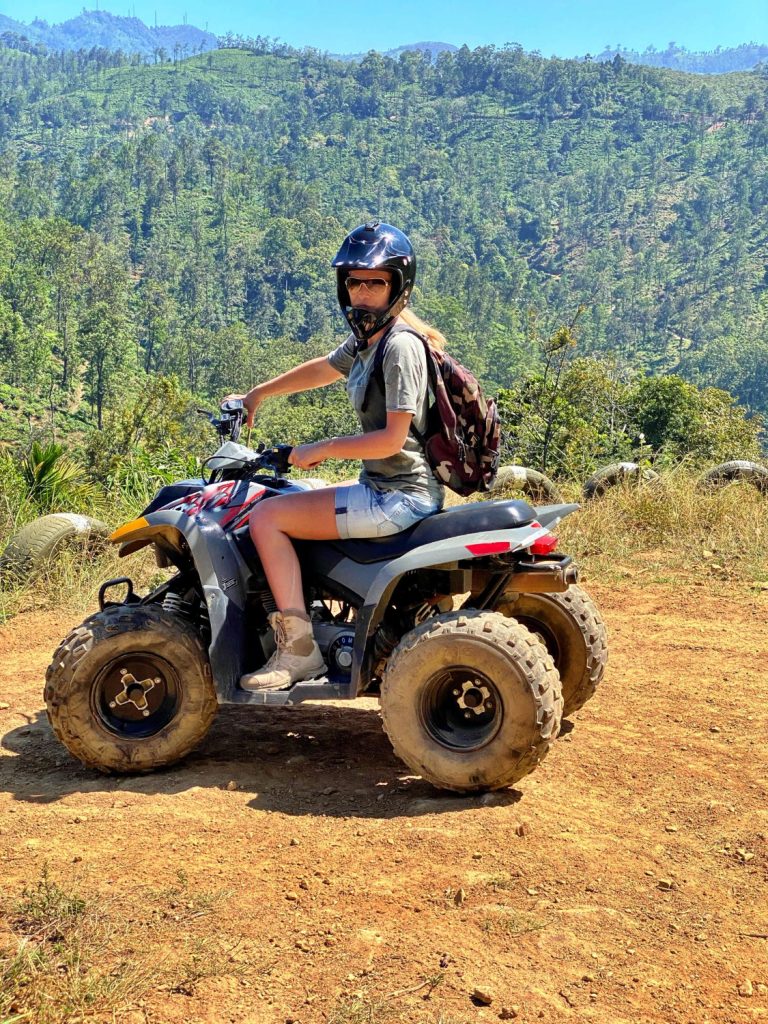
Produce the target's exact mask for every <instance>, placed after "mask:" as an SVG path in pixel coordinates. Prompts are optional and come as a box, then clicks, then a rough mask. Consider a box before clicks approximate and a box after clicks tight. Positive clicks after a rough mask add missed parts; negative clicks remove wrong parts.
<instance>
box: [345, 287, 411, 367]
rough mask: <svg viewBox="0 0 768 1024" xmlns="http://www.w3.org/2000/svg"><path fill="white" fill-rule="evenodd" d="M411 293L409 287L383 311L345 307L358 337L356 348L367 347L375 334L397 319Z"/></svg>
mask: <svg viewBox="0 0 768 1024" xmlns="http://www.w3.org/2000/svg"><path fill="white" fill-rule="evenodd" d="M345 291H346V288H345ZM410 294H411V290H410V287H409V288H408V289H407V291H406V293H405V294H403V295H401V296H400V297H399V298H397V299H396V300H395V302H394V303H392V304H391V305H389V306H388V307H387V308H386V309H385V310H384V312H383V313H372V312H371V311H370V310H369V309H360V308H358V307H357V306H345V307H344V316H345V317H346V319H347V323H348V324H349V326H350V328H351V329H352V333H353V334H354V336H355V338H356V339H357V345H356V346H355V348H356V350H357V351H358V352H360V351H362V350H363V349H365V348H367V347H368V342H369V341H370V340H371V338H372V337H373V336H374V334H378V332H379V331H381V330H383V329H384V328H385V327H386V326H387V324H389V323H391V322H392V321H393V320H394V319H395V317H396V316H397V315H398V314H399V313H400V312H401V310H403V309H405V307H406V306H407V304H408V299H409V297H410Z"/></svg>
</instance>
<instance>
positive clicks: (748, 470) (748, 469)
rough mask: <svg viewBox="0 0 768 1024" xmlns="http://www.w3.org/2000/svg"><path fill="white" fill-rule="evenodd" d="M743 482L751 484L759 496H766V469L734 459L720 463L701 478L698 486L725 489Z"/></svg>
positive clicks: (767, 487) (767, 483) (767, 485)
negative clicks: (740, 481)
mask: <svg viewBox="0 0 768 1024" xmlns="http://www.w3.org/2000/svg"><path fill="white" fill-rule="evenodd" d="M738 480H744V481H746V482H747V483H750V484H752V485H753V486H754V487H756V488H757V489H758V491H760V493H761V494H768V468H766V467H765V466H761V465H760V463H759V462H747V460H746V459H734V460H733V461H732V462H721V463H720V465H719V466H713V467H712V469H710V470H707V472H706V473H705V474H704V475H703V476H702V477H701V479H700V480H699V482H698V486H699V487H700V488H701V489H706V490H711V489H713V488H715V487H725V486H726V485H727V484H731V483H734V482H736V481H738Z"/></svg>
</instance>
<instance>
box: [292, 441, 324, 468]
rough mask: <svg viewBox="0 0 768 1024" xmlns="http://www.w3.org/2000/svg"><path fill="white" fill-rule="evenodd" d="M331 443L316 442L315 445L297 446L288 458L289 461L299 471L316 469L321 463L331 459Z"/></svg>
mask: <svg viewBox="0 0 768 1024" xmlns="http://www.w3.org/2000/svg"><path fill="white" fill-rule="evenodd" d="M331 443H332V442H331V441H315V442H314V444H300V445H297V446H296V447H295V448H294V449H293V451H292V452H291V454H290V455H289V456H288V461H289V462H290V464H291V465H292V466H295V467H296V468H297V469H314V468H315V466H319V465H320V463H321V462H325V460H326V459H329V458H331V452H330V446H331Z"/></svg>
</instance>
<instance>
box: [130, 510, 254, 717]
mask: <svg viewBox="0 0 768 1024" xmlns="http://www.w3.org/2000/svg"><path fill="white" fill-rule="evenodd" d="M110 540H111V541H112V542H113V543H115V544H120V545H121V547H120V555H121V556H123V555H127V554H130V553H131V552H133V551H137V550H138V549H139V548H141V547H144V546H145V545H146V544H151V543H160V544H169V545H172V546H174V547H175V548H176V549H180V546H181V544H182V542H184V544H185V545H186V547H187V548H188V549H189V556H188V557H191V558H192V561H193V563H194V566H195V569H196V570H197V574H198V576H199V578H200V584H201V586H202V589H203V595H204V597H205V603H206V606H207V608H208V617H209V619H210V624H211V643H210V647H209V649H208V655H209V658H210V662H211V671H212V674H213V681H214V684H215V686H216V690H217V692H218V694H219V699H220V700H222V701H224V700H229V699H230V697H231V695H232V694H233V693H234V692H235V690H236V688H237V686H238V683H239V681H240V677H241V676H242V674H243V659H244V650H245V635H246V621H245V600H246V583H247V580H248V577H249V575H250V570H249V568H248V566H247V565H246V564H245V561H244V560H243V558H242V556H241V555H240V552H239V551H238V550H237V546H236V544H235V542H234V539H233V537H232V535H231V533H227V532H225V531H224V530H223V529H222V528H221V526H220V525H219V523H217V522H216V521H215V520H214V519H213V518H212V516H210V515H208V514H206V513H205V512H199V513H197V514H196V515H190V514H189V513H188V512H187V511H180V510H178V509H162V510H160V511H157V512H152V513H150V514H149V515H146V516H142V517H140V518H139V519H135V520H133V521H132V522H130V523H126V524H125V526H121V527H120V528H119V529H117V530H115V532H114V533H113V534H112V535H111V537H110Z"/></svg>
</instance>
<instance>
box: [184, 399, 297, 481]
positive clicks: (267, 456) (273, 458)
mask: <svg viewBox="0 0 768 1024" xmlns="http://www.w3.org/2000/svg"><path fill="white" fill-rule="evenodd" d="M219 408H220V415H219V416H216V414H215V413H212V412H210V411H209V410H208V409H198V410H197V411H198V413H200V415H201V416H205V417H206V419H207V420H208V422H209V423H210V424H211V426H213V427H214V428H215V430H216V433H217V434H218V435H219V437H220V438H221V440H222V441H235V442H236V441H237V440H238V438H239V437H240V432H241V431H242V429H243V423H244V422H245V419H246V409H245V406H244V405H243V401H242V399H240V398H233V399H229V400H228V401H226V402H222V403H221V405H220V407H219ZM292 451H293V445H291V444H275V445H271V446H270V447H267V446H266V445H265V444H264V442H263V441H262V442H260V443H259V445H258V447H257V448H256V455H257V458H255V459H249V460H244V464H246V463H247V464H248V465H249V466H251V467H252V468H253V469H261V470H267V471H269V472H272V473H274V474H275V476H284V475H285V474H286V473H290V471H291V464H290V463H289V461H288V459H289V457H290V454H291V452H292ZM212 458H214V456H212Z"/></svg>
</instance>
